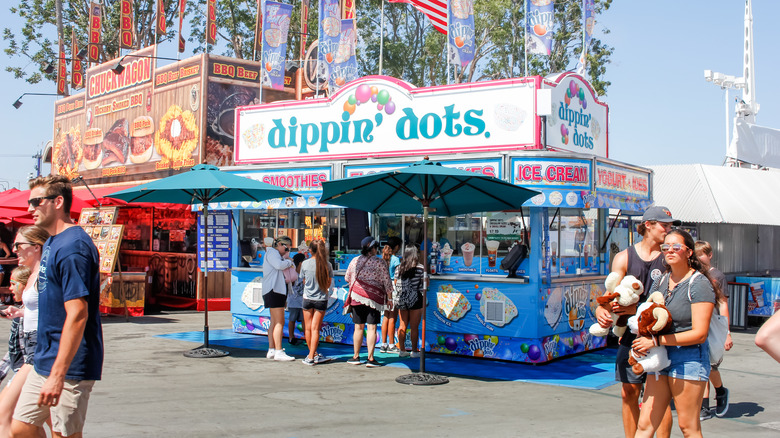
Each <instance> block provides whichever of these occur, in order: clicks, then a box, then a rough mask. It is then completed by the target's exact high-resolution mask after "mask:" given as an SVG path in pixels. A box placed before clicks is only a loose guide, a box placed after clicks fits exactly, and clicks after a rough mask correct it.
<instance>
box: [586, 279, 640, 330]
mask: <svg viewBox="0 0 780 438" xmlns="http://www.w3.org/2000/svg"><path fill="white" fill-rule="evenodd" d="M604 286H606V288H607V292H608V293H607V294H605V295H603V296H600V297H598V298H596V301H597V302H598V303H599V305H600V306H601V307H603V308H605V309H607V311H609V313H610V314H611V315H612V324H613V325H614V327H613V328H612V333H614V334H615V335H616V336H617V337H621V336H623V333H625V332H626V324H627V323H628V318H629V316H628V315H617V314H615V313H614V312H612V303H613V302H614V303H618V304H619V305H621V306H630V305H632V304H636V303H637V302H639V296H640V295H642V292H644V290H645V288H644V286H643V285H642V282H641V281H639V280H637V279H636V277H634V276H633V275H626V276H625V277H623V278H620V274H618V273H617V272H611V273H610V274H609V275H608V276H607V279H606V280H604ZM588 331H589V332H590V334H592V335H593V336H607V334H609V328H608V327H607V328H605V327H602V326H601V325H600V324H599V323H598V322H597V323H595V324H593V325H592V326H590V329H588Z"/></svg>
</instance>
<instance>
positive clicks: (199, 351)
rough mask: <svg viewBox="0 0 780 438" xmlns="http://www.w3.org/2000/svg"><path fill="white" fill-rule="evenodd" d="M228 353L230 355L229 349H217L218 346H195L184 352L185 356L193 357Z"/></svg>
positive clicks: (219, 355) (220, 355) (218, 355)
mask: <svg viewBox="0 0 780 438" xmlns="http://www.w3.org/2000/svg"><path fill="white" fill-rule="evenodd" d="M228 355H230V353H228V352H227V351H223V350H217V349H216V348H208V347H204V346H200V347H198V348H193V349H192V350H190V351H185V352H184V357H192V358H204V357H224V356H228Z"/></svg>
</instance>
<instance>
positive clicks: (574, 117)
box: [543, 73, 609, 158]
mask: <svg viewBox="0 0 780 438" xmlns="http://www.w3.org/2000/svg"><path fill="white" fill-rule="evenodd" d="M543 84H544V87H545V88H551V89H552V104H553V108H552V114H550V116H548V117H547V126H546V128H547V137H546V138H547V145H548V146H551V147H554V148H556V149H562V150H567V151H573V152H579V153H585V154H592V155H597V156H600V157H605V158H606V157H608V154H609V150H608V143H609V142H608V137H609V135H608V130H607V112H608V109H607V105H606V104H604V103H602V102H599V101H598V100H597V99H596V96H595V94H594V93H593V89H592V88H591V87H590V85H588V84H587V82H585V80H584V79H583V78H582V77H581V76H578V75H576V74H574V73H564V74H562V75H560V76H558V77H557V78H556V79H555V80H554V81H548V80H545V81H544V83H543Z"/></svg>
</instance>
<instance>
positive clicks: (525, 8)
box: [523, 0, 528, 77]
mask: <svg viewBox="0 0 780 438" xmlns="http://www.w3.org/2000/svg"><path fill="white" fill-rule="evenodd" d="M523 20H524V21H525V24H524V25H523V56H524V57H525V67H524V68H523V77H528V47H527V45H528V35H526V33H527V32H528V0H523Z"/></svg>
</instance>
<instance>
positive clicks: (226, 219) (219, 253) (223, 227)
mask: <svg viewBox="0 0 780 438" xmlns="http://www.w3.org/2000/svg"><path fill="white" fill-rule="evenodd" d="M231 222H232V213H231V212H230V211H215V212H209V225H208V270H209V271H228V270H230V268H231V266H230V260H231V257H230V242H232V241H233V230H232V227H231ZM204 225H205V224H204V217H203V212H198V267H199V268H200V270H201V271H205V270H206V248H205V246H206V245H205V242H206V236H205V235H204V233H203V231H204Z"/></svg>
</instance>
